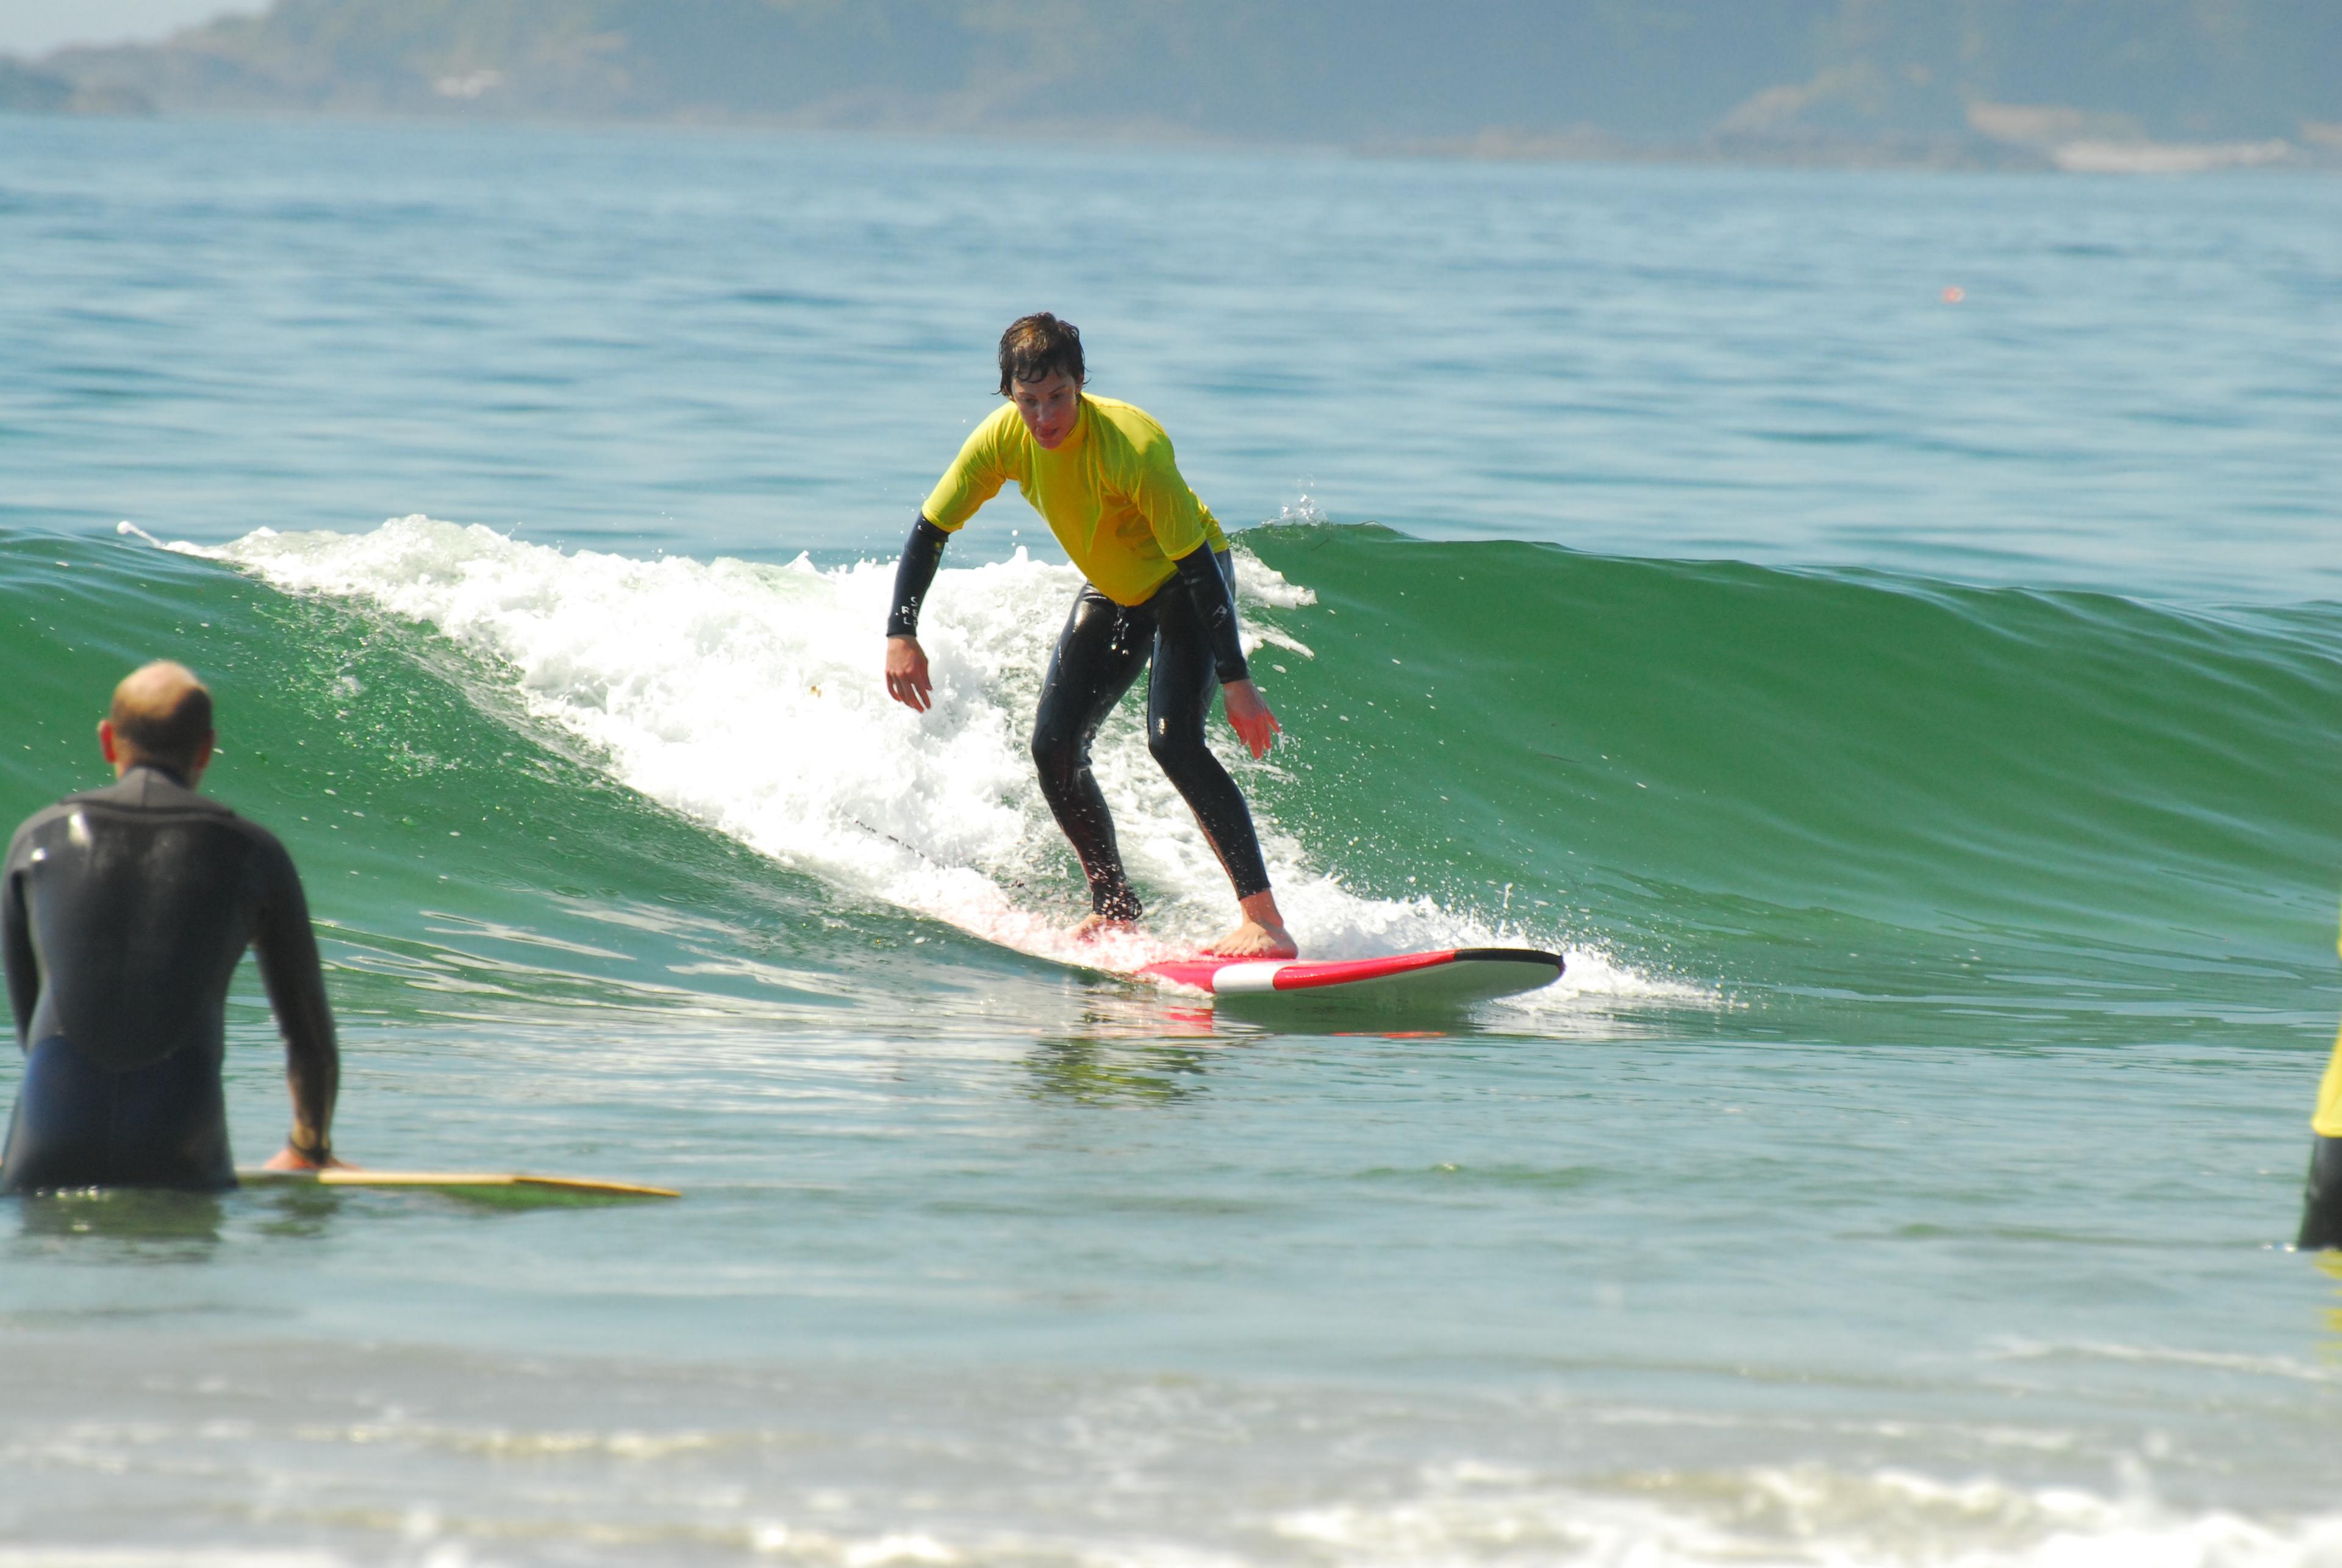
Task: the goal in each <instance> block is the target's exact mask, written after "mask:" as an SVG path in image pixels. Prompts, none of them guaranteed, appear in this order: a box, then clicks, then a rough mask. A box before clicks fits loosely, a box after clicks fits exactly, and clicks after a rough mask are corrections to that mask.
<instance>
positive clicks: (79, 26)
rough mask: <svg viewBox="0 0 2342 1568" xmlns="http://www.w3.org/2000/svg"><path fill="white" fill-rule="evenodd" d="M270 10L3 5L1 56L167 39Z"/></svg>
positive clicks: (234, 4) (160, 0)
mask: <svg viewBox="0 0 2342 1568" xmlns="http://www.w3.org/2000/svg"><path fill="white" fill-rule="evenodd" d="M266 9H268V6H267V5H266V0H0V54H10V55H40V54H45V53H47V52H48V51H49V50H51V49H54V48H55V47H57V46H58V45H61V44H119V43H122V42H123V41H124V40H125V39H132V38H161V37H165V36H166V35H169V34H172V33H175V32H177V31H178V30H179V29H180V28H182V27H187V26H192V25H195V23H197V22H208V21H210V20H211V19H212V18H213V17H215V16H218V15H225V13H227V12H230V11H265V10H266Z"/></svg>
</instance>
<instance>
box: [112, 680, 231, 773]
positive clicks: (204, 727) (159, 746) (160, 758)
mask: <svg viewBox="0 0 2342 1568" xmlns="http://www.w3.org/2000/svg"><path fill="white" fill-rule="evenodd" d="M106 717H107V718H108V719H109V720H111V721H112V722H113V724H114V733H115V734H116V735H118V736H119V737H121V739H122V741H123V742H124V743H125V744H127V745H128V746H129V747H130V749H131V750H132V751H133V752H135V753H136V754H138V755H140V756H142V757H153V758H154V759H155V761H157V762H165V763H172V764H177V765H178V766H180V767H193V766H194V765H195V754H196V753H197V752H200V751H202V750H203V749H204V743H205V741H207V740H209V739H211V738H212V694H211V693H209V692H207V691H205V689H204V688H203V687H202V686H200V685H190V686H188V687H187V688H186V690H185V691H184V692H182V693H180V694H179V700H178V701H177V702H175V703H173V704H171V705H170V706H169V707H167V708H162V709H159V710H158V709H156V708H153V707H145V706H140V705H139V704H137V703H136V702H135V699H133V700H125V698H124V696H123V695H122V694H120V693H118V692H117V693H116V694H115V699H114V704H113V709H112V711H111V712H109V713H108V714H106Z"/></svg>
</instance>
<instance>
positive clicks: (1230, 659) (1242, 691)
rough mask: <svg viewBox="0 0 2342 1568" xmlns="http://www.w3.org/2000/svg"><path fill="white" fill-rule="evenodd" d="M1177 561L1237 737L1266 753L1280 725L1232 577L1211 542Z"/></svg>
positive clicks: (1259, 753)
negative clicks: (1248, 653)
mask: <svg viewBox="0 0 2342 1568" xmlns="http://www.w3.org/2000/svg"><path fill="white" fill-rule="evenodd" d="M1172 564H1173V565H1174V566H1176V567H1177V568H1178V569H1179V581H1180V582H1181V583H1182V584H1185V585H1186V590H1187V599H1188V602H1189V603H1190V604H1194V605H1195V606H1196V618H1197V619H1198V620H1200V621H1202V622H1203V624H1204V636H1205V638H1206V640H1207V641H1208V642H1209V643H1210V644H1211V649H1212V668H1213V670H1214V672H1215V673H1216V674H1218V676H1219V677H1220V698H1221V701H1222V702H1223V703H1224V704H1226V707H1227V711H1228V724H1230V725H1231V726H1232V727H1233V728H1234V729H1235V730H1236V738H1237V739H1239V740H1241V741H1243V742H1244V744H1245V749H1246V750H1247V751H1249V752H1251V753H1252V754H1253V755H1254V756H1255V757H1265V756H1266V755H1267V754H1268V748H1269V747H1270V746H1272V745H1275V744H1276V736H1277V733H1278V730H1279V728H1280V726H1279V725H1278V724H1277V722H1276V714H1273V713H1270V712H1269V711H1268V704H1267V703H1266V701H1264V700H1263V699H1262V697H1261V694H1260V688H1258V687H1257V686H1256V685H1254V684H1252V672H1251V670H1250V669H1249V668H1247V667H1246V664H1245V656H1244V639H1243V638H1242V637H1241V636H1240V635H1239V634H1238V633H1237V628H1236V594H1235V593H1234V592H1233V591H1232V590H1231V589H1230V588H1229V587H1228V580H1227V578H1226V576H1225V575H1223V574H1221V571H1220V563H1219V560H1218V558H1217V557H1216V556H1215V555H1214V554H1212V547H1211V545H1210V544H1208V543H1206V544H1198V545H1196V547H1195V548H1194V549H1193V550H1190V551H1188V552H1187V553H1186V554H1185V555H1182V556H1180V557H1179V558H1178V559H1177V560H1176V561H1174V562H1173V563H1172Z"/></svg>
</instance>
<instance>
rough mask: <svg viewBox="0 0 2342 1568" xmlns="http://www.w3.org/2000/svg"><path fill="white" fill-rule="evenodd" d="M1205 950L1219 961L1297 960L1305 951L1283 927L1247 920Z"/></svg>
mask: <svg viewBox="0 0 2342 1568" xmlns="http://www.w3.org/2000/svg"><path fill="white" fill-rule="evenodd" d="M1204 951H1205V953H1206V954H1209V955H1211V956H1212V957H1215V958H1293V957H1296V956H1298V955H1299V954H1300V952H1301V948H1300V946H1299V944H1296V942H1295V941H1294V940H1293V934H1292V933H1291V932H1289V931H1287V930H1286V929H1285V927H1283V926H1282V925H1275V924H1266V923H1264V922H1262V921H1257V920H1247V921H1246V922H1245V923H1244V924H1242V925H1239V926H1237V927H1236V929H1235V930H1234V931H1231V932H1229V933H1228V934H1226V936H1223V937H1221V938H1220V939H1219V940H1218V941H1217V942H1215V943H1213V944H1211V945H1210V946H1209V947H1206V949H1204Z"/></svg>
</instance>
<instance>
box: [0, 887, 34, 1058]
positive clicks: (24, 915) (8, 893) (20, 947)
mask: <svg viewBox="0 0 2342 1568" xmlns="http://www.w3.org/2000/svg"><path fill="white" fill-rule="evenodd" d="M15 848H16V846H15V844H10V845H9V846H8V850H9V854H8V858H7V860H6V861H5V862H0V878H5V881H0V960H5V964H6V967H7V971H8V1011H9V1012H10V1013H11V1014H15V1020H16V1043H17V1044H20V1045H29V1044H32V1042H31V1041H30V1040H28V1039H26V1038H25V1036H26V1035H27V1034H30V1033H31V1031H32V1027H33V1009H34V1008H35V1007H36V1006H38V1005H39V1004H40V1000H41V964H40V957H39V954H36V953H35V952H34V951H33V922H32V916H31V913H30V912H29V911H28V910H26V909H25V881H24V878H22V877H20V876H18V875H17V874H16V873H15V864H16V854H15Z"/></svg>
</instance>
